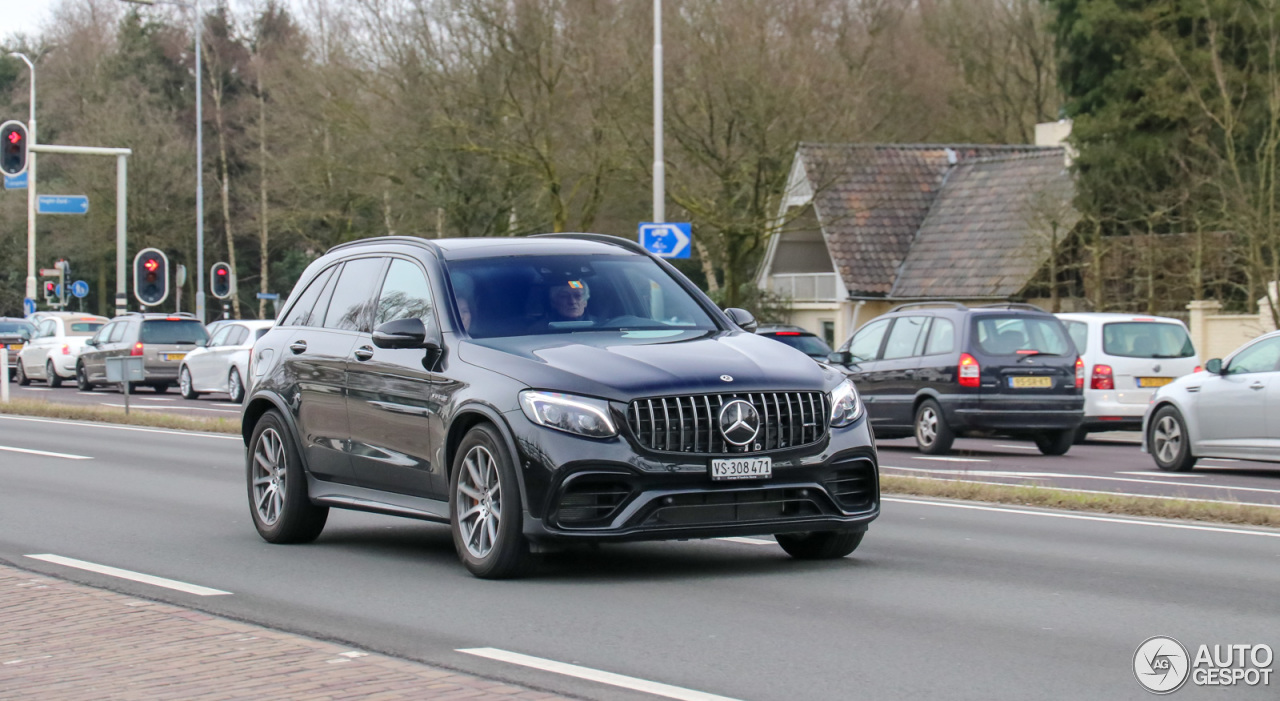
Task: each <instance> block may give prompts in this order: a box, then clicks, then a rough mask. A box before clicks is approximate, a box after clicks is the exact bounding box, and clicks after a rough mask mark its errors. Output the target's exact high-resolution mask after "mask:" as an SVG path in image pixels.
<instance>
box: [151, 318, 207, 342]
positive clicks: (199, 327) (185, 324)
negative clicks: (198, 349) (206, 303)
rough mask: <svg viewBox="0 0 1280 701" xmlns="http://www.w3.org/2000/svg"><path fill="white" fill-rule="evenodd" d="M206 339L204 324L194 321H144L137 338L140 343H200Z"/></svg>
mask: <svg viewBox="0 0 1280 701" xmlns="http://www.w3.org/2000/svg"><path fill="white" fill-rule="evenodd" d="M208 339H209V333H208V332H207V331H205V330H204V324H201V323H200V322H198V321H196V320H195V319H190V320H186V319H184V320H180V321H170V320H168V319H154V320H150V321H144V322H142V332H141V333H140V334H139V337H138V340H139V341H140V342H142V343H202V342H204V341H206V340H208Z"/></svg>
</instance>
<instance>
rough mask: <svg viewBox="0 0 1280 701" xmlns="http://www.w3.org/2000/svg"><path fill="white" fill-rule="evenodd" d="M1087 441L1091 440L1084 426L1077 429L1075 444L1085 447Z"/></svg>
mask: <svg viewBox="0 0 1280 701" xmlns="http://www.w3.org/2000/svg"><path fill="white" fill-rule="evenodd" d="M1087 440H1089V432H1088V431H1086V430H1085V428H1084V427H1083V426H1081V427H1080V428H1077V429H1076V437H1075V444H1076V445H1084V443H1085V441H1087Z"/></svg>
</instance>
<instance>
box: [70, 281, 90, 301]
mask: <svg viewBox="0 0 1280 701" xmlns="http://www.w3.org/2000/svg"><path fill="white" fill-rule="evenodd" d="M71 294H73V295H75V296H76V297H78V298H80V299H84V298H85V297H88V296H89V283H87V282H85V281H84V280H76V281H75V282H73V283H71Z"/></svg>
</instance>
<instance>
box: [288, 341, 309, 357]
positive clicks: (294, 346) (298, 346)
mask: <svg viewBox="0 0 1280 701" xmlns="http://www.w3.org/2000/svg"><path fill="white" fill-rule="evenodd" d="M289 350H291V351H293V354H294V355H297V354H299V353H302V352H304V351H305V350H307V342H306V341H294V342H293V343H290V344H289Z"/></svg>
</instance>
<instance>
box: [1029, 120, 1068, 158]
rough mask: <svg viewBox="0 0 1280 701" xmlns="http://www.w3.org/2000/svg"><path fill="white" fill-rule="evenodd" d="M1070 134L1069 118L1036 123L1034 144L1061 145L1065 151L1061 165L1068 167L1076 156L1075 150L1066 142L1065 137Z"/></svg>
mask: <svg viewBox="0 0 1280 701" xmlns="http://www.w3.org/2000/svg"><path fill="white" fill-rule="evenodd" d="M1070 136H1071V120H1070V119H1059V120H1058V121H1056V122H1043V123H1041V124H1037V125H1036V146H1061V147H1062V149H1063V151H1065V152H1066V155H1065V156H1064V157H1063V165H1064V166H1066V167H1070V166H1071V161H1072V159H1074V158H1075V157H1076V150H1075V149H1073V148H1071V145H1070V144H1068V143H1067V138H1068V137H1070Z"/></svg>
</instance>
